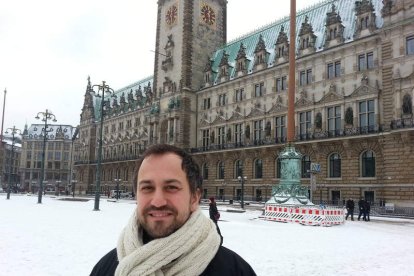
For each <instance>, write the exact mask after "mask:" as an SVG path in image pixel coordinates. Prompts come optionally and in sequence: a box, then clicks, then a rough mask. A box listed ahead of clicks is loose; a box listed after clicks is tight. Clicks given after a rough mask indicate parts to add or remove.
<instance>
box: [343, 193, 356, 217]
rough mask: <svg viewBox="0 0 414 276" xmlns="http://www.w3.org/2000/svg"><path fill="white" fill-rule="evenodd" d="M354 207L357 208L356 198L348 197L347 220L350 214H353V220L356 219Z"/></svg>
mask: <svg viewBox="0 0 414 276" xmlns="http://www.w3.org/2000/svg"><path fill="white" fill-rule="evenodd" d="M354 208H355V203H354V200H353V199H352V198H350V199H348V200H347V201H346V210H347V213H346V217H345V220H348V216H349V215H351V220H354Z"/></svg>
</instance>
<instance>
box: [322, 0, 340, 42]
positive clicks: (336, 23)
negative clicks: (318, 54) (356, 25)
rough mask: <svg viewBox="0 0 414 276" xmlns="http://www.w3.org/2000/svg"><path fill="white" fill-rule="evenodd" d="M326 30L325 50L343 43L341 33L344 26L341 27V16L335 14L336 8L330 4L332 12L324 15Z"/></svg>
mask: <svg viewBox="0 0 414 276" xmlns="http://www.w3.org/2000/svg"><path fill="white" fill-rule="evenodd" d="M325 26H326V30H325V36H326V40H325V45H324V46H325V48H327V47H332V46H336V45H338V44H339V43H343V42H344V38H343V33H344V29H345V27H344V25H342V20H341V16H340V15H339V14H338V13H337V12H336V7H335V5H334V4H332V10H331V11H330V12H328V13H327V14H326V25H325Z"/></svg>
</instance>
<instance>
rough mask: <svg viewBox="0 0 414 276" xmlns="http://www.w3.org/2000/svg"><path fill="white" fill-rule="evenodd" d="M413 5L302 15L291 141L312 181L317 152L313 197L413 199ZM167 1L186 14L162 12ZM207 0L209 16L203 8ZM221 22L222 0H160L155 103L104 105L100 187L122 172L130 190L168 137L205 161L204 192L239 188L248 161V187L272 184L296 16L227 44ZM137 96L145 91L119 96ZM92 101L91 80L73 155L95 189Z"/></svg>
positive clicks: (337, 5) (331, 6)
mask: <svg viewBox="0 0 414 276" xmlns="http://www.w3.org/2000/svg"><path fill="white" fill-rule="evenodd" d="M413 4H414V1H412V0H410V1H408V0H395V1H381V0H373V1H365V0H361V1H356V2H352V5H349V1H346V0H337V1H333V2H332V1H329V3H328V2H326V1H324V2H321V3H320V4H318V5H315V6H314V7H312V8H310V9H308V10H305V11H302V12H301V13H299V14H298V17H297V26H298V30H300V32H299V33H298V34H297V41H298V42H299V43H297V51H296V55H297V72H296V84H295V90H296V97H295V111H296V115H295V122H296V123H295V126H296V141H295V145H296V147H297V148H298V149H299V151H300V152H301V154H302V155H303V160H302V184H303V185H305V186H306V185H309V184H310V183H309V182H310V179H309V173H308V170H309V169H310V164H311V163H319V164H321V172H320V173H319V174H317V175H316V180H317V191H316V192H315V193H314V199H313V200H314V201H315V202H317V201H318V200H319V199H322V200H324V201H326V200H329V201H334V202H342V201H343V200H345V199H347V198H349V197H353V198H359V197H366V198H368V199H370V200H372V201H375V202H381V203H383V202H384V201H385V202H394V203H396V204H400V205H414V171H413V170H412V168H413V167H414V157H413V154H412V152H413V148H414V146H413V136H414V119H413V115H412V110H413V107H412V103H413V101H412V98H413V97H414V31H413V30H414V25H413V23H412V20H411V19H412V18H413V17H414V5H413ZM171 5H176V6H177V8H178V11H179V12H178V17H177V21H176V23H174V24H172V25H168V24H167V25H166V23H165V20H164V18H165V13H166V11H167V10H168V9H169V8H170V7H171ZM205 5H208V6H209V8H208V9H203V10H208V11H209V12H208V14H209V15H212V14H213V15H214V16H215V17H214V18H215V19H214V20H211V18H210V17H208V20H207V19H206V15H205V14H202V13H200V9H201V7H205ZM321 15H324V16H321ZM174 22H175V21H174ZM225 22H226V3H225V1H218V0H214V1H213V0H211V1H207V0H204V1H188V0H181V1H178V0H176V1H172V0H170V1H159V9H158V27H157V41H156V47H157V51H158V52H160V53H163V52H162V51H164V50H165V51H168V52H167V55H166V57H165V56H162V55H157V56H156V58H155V69H154V77H153V78H151V80H150V83H151V87H152V93H153V96H152V97H151V99H152V100H151V102H150V103H146V104H144V105H142V106H139V105H137V107H133V108H129V109H125V108H124V109H122V110H123V111H119V112H113V111H111V110H112V109H116V110H119V108H118V107H117V106H116V105H112V106H110V105H109V106H108V112H110V114H111V115H106V114H104V116H106V117H104V128H105V127H107V128H108V129H111V132H109V130H108V132H106V131H104V137H105V138H104V140H105V142H104V152H105V154H104V162H103V168H104V169H103V175H104V176H103V180H104V182H103V183H104V184H103V187H105V184H106V185H107V186H106V187H107V189H110V188H109V187H110V186H111V185H112V186H113V185H115V183H114V182H113V179H114V178H121V179H125V182H124V185H125V186H127V187H129V189H130V187H131V181H132V175H133V168H134V165H135V161H136V159H137V158H138V156H139V154H140V153H141V152H142V150H143V149H145V148H146V147H147V146H148V145H151V144H154V143H172V144H175V145H178V146H181V147H184V148H186V149H188V150H189V151H191V152H192V153H193V155H194V157H195V158H196V159H197V161H198V162H199V163H200V165H201V167H202V171H203V176H204V191H203V196H204V197H208V196H211V195H214V196H217V197H219V198H225V199H237V198H238V197H239V196H240V193H241V187H240V183H239V181H238V180H237V176H239V175H240V174H241V173H242V174H243V175H244V176H247V181H246V182H245V198H246V199H249V200H250V199H251V200H264V199H265V198H268V197H269V196H270V193H271V189H272V185H274V186H277V185H278V183H279V176H280V170H279V168H280V163H279V162H278V154H279V153H280V152H281V151H282V149H283V148H284V146H285V141H286V127H287V104H288V103H287V101H288V97H287V96H288V95H287V93H288V92H287V91H288V89H287V83H288V82H287V80H288V63H287V60H288V55H289V54H293V53H289V52H288V51H287V49H288V45H289V31H290V28H289V21H288V19H287V18H285V19H282V20H279V21H276V22H275V23H272V24H270V25H268V26H265V27H264V28H262V29H259V30H257V31H255V32H254V33H250V34H248V35H246V36H244V37H242V38H240V39H237V40H235V41H231V42H228V43H227V44H225V45H224V46H222V45H223V44H224V42H225V38H226V24H225ZM253 27H254V26H253ZM219 46H220V47H219ZM161 48H162V49H161ZM163 49H164V50H163ZM206 61H207V64H206ZM147 82H148V79H147V80H143V81H141V82H138V83H136V84H135V86H138V85H141V86H144V84H145V83H147ZM148 86H149V85H147V86H146V87H148ZM131 88H133V89H135V87H131ZM147 89H148V88H147ZM126 90H127V88H125V89H121V90H119V91H117V94H119V93H123V92H125V91H126ZM147 92H148V90H147ZM125 93H126V92H125ZM120 95H121V94H120ZM125 95H126V94H125ZM143 97H147V98H148V93H144V95H143ZM130 100H131V101H134V100H136V101H138V98H137V99H135V98H131V99H129V100H128V101H125V102H124V103H121V105H122V104H124V105H127V104H128V103H129V102H130ZM91 103H92V105H91ZM96 103H97V100H96V97H95V95H94V92H92V90H91V89H90V84H88V88H87V93H86V94H85V104H84V108H83V111H82V115H81V123H80V137H79V141H78V142H77V149H76V152H77V157H76V163H75V167H76V169H77V172H78V174H79V177H80V176H82V179H83V180H82V181H81V182H82V183H83V185H85V187H87V189H88V190H90V191H93V189H94V181H95V177H94V174H95V167H96V161H94V160H95V159H96V158H95V156H96V149H97V142H96V134H97V133H98V132H97V122H98V121H99V118H100V114H98V113H97V111H96V106H97V105H96ZM129 120H130V121H131V122H130V123H128V121H129ZM112 129H113V132H112ZM115 149H116V150H115ZM107 152H109V153H107ZM115 175H116V177H115ZM119 175H121V176H119ZM102 189H105V188H102Z"/></svg>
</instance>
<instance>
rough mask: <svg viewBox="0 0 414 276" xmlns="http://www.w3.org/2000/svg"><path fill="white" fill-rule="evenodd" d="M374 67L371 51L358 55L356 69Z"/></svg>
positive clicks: (361, 69)
mask: <svg viewBox="0 0 414 276" xmlns="http://www.w3.org/2000/svg"><path fill="white" fill-rule="evenodd" d="M372 68H374V54H373V53H372V52H369V53H366V54H361V55H359V56H358V70H359V71H363V70H366V69H372Z"/></svg>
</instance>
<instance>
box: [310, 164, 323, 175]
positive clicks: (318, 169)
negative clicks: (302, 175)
mask: <svg viewBox="0 0 414 276" xmlns="http://www.w3.org/2000/svg"><path fill="white" fill-rule="evenodd" d="M310 171H311V172H312V173H319V172H321V164H319V163H311V165H310Z"/></svg>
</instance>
